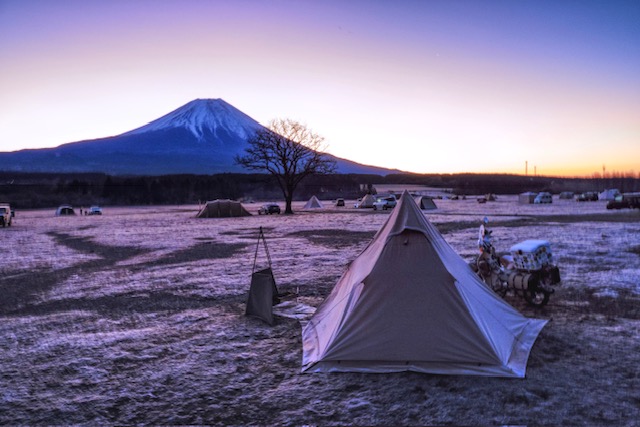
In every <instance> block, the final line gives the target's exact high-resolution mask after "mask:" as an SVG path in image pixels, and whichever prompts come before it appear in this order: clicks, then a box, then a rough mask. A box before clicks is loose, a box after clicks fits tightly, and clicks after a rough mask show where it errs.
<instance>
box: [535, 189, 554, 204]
mask: <svg viewBox="0 0 640 427" xmlns="http://www.w3.org/2000/svg"><path fill="white" fill-rule="evenodd" d="M533 203H534V204H536V205H539V204H541V203H553V198H552V197H551V193H546V192H544V191H543V192H542V193H538V195H537V196H536V198H535V199H533Z"/></svg>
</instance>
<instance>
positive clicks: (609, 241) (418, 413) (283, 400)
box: [0, 196, 640, 426]
mask: <svg viewBox="0 0 640 427" xmlns="http://www.w3.org/2000/svg"><path fill="white" fill-rule="evenodd" d="M323 202H324V203H325V205H326V206H327V207H326V208H325V209H321V210H316V211H301V210H300V209H301V208H302V206H303V204H304V203H303V202H301V203H297V204H294V210H296V211H297V213H296V214H295V215H288V216H285V215H270V216H258V215H254V216H251V217H244V218H230V219H196V218H195V214H196V212H197V210H198V207H197V206H162V207H159V206H149V207H120V208H116V207H108V206H107V207H104V215H103V216H92V217H86V216H76V217H55V216H54V209H48V210H33V211H18V212H17V216H16V218H15V223H14V225H13V226H12V227H8V228H3V229H0V236H1V239H2V240H1V241H2V247H3V253H2V257H1V258H0V295H1V297H0V363H1V366H2V372H1V373H0V424H3V425H51V424H58V425H59V424H64V425H68V424H83V425H105V424H106V425H114V424H118V425H121V424H126V425H130V424H153V425H158V424H163V425H185V424H190V425H192V424H218V425H220V424H234V425H247V424H254V425H314V424H318V425H345V424H350V425H353V424H360V425H425V424H426V425H445V424H449V425H450V424H457V425H460V424H463V425H478V424H481V425H504V424H517V425H545V424H546V425H560V424H563V425H623V426H625V425H626V426H633V425H637V422H638V421H637V420H638V419H640V370H638V366H640V308H639V307H640V212H638V211H628V210H627V211H607V210H606V209H605V207H604V203H602V202H595V203H577V202H573V201H559V200H554V203H553V204H552V205H545V206H540V205H536V206H534V205H526V206H525V205H519V204H517V203H516V198H515V196H501V197H499V198H498V200H497V201H496V202H490V203H486V204H479V203H477V202H476V201H475V199H468V200H458V201H454V200H437V201H436V203H437V204H438V210H435V211H425V215H426V216H427V218H429V220H430V221H432V222H433V223H434V224H435V225H436V226H437V227H438V229H439V230H440V231H441V232H442V233H443V235H444V236H445V239H446V240H447V241H448V242H449V244H450V245H451V246H452V247H453V248H454V249H455V250H456V252H458V253H459V254H460V255H461V256H462V257H463V258H465V260H471V259H473V257H474V255H475V253H476V251H477V249H476V240H477V227H478V225H479V222H480V220H481V218H482V217H484V216H487V217H488V218H489V220H490V226H491V228H492V229H493V235H494V244H495V246H496V248H497V249H498V250H499V251H500V250H501V251H507V250H508V248H509V247H510V246H511V245H512V244H515V243H517V242H519V241H521V240H525V239H530V238H534V239H545V240H548V241H549V242H550V243H551V246H552V249H553V251H554V256H555V259H556V262H557V264H558V265H559V267H560V271H561V275H562V284H561V285H560V286H559V287H558V289H557V291H556V293H555V294H553V295H552V296H551V300H550V302H549V304H548V305H547V306H545V307H544V308H541V309H534V308H532V307H529V306H527V305H526V303H524V301H523V300H522V299H521V298H519V297H515V296H507V297H506V299H507V301H508V302H509V303H510V304H512V305H513V306H515V307H516V308H517V309H518V310H519V311H520V312H521V313H523V314H524V315H525V316H528V317H538V318H544V319H550V320H551V322H549V324H548V325H547V326H546V327H545V328H544V329H543V330H542V332H541V334H540V336H539V338H538V340H537V341H536V344H535V345H534V347H533V350H532V353H531V357H530V359H529V364H528V370H527V378H526V379H523V380H513V379H499V378H480V377H462V376H442V375H425V374H417V373H410V372H407V373H400V374H356V373H352V374H348V373H340V374H338V373H335V374H302V373H300V367H301V366H300V364H301V357H302V349H301V328H300V324H299V322H298V320H295V319H291V318H287V317H277V321H276V324H275V325H274V326H268V325H266V324H264V323H262V322H261V321H259V320H257V319H254V318H249V317H246V316H244V310H245V304H246V297H247V292H248V288H249V280H250V275H251V271H252V267H253V262H254V254H255V252H256V243H257V236H258V230H259V228H260V227H262V228H263V230H264V232H265V235H266V237H267V243H268V245H269V250H270V254H271V258H272V262H273V270H274V275H275V278H276V282H277V285H278V288H279V291H280V292H282V293H287V294H288V297H287V298H288V299H289V300H292V301H295V302H297V303H301V304H305V305H307V306H311V307H317V306H318V305H319V304H320V303H321V302H322V300H323V299H324V297H325V296H326V295H327V294H328V293H329V292H330V290H331V289H332V287H333V285H334V284H335V283H336V282H337V280H338V278H339V277H340V276H341V274H342V273H343V272H344V270H345V268H346V266H347V264H348V263H349V262H350V261H352V260H353V259H354V258H355V257H356V256H357V255H358V254H359V253H360V251H362V250H363V249H364V247H365V246H366V245H367V244H368V243H369V241H370V240H371V238H372V237H373V235H374V234H375V232H376V231H377V230H378V229H379V228H380V227H381V225H382V224H383V223H384V221H385V220H386V219H387V218H388V216H389V213H388V212H373V211H371V210H356V209H353V208H351V207H350V206H353V201H347V206H346V207H345V208H335V207H333V206H332V205H331V204H330V201H323ZM246 207H247V208H248V209H249V211H251V212H253V213H254V214H255V213H257V209H258V207H259V204H248V205H246ZM258 254H259V256H258V260H257V261H258V266H264V265H265V264H266V257H265V256H264V252H263V251H259V252H258Z"/></svg>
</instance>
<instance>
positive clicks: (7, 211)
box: [0, 203, 15, 227]
mask: <svg viewBox="0 0 640 427" xmlns="http://www.w3.org/2000/svg"><path fill="white" fill-rule="evenodd" d="M14 216H15V212H14V211H12V210H11V206H10V205H9V203H0V226H2V227H11V223H12V221H13V217H14Z"/></svg>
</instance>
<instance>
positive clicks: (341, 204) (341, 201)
mask: <svg viewBox="0 0 640 427" xmlns="http://www.w3.org/2000/svg"><path fill="white" fill-rule="evenodd" d="M336 206H338V207H339V206H344V199H336Z"/></svg>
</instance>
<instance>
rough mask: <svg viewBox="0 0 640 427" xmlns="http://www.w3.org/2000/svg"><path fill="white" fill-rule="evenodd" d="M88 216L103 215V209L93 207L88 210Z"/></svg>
mask: <svg viewBox="0 0 640 427" xmlns="http://www.w3.org/2000/svg"><path fill="white" fill-rule="evenodd" d="M87 215H102V208H101V207H99V206H91V207H90V208H89V210H87Z"/></svg>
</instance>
